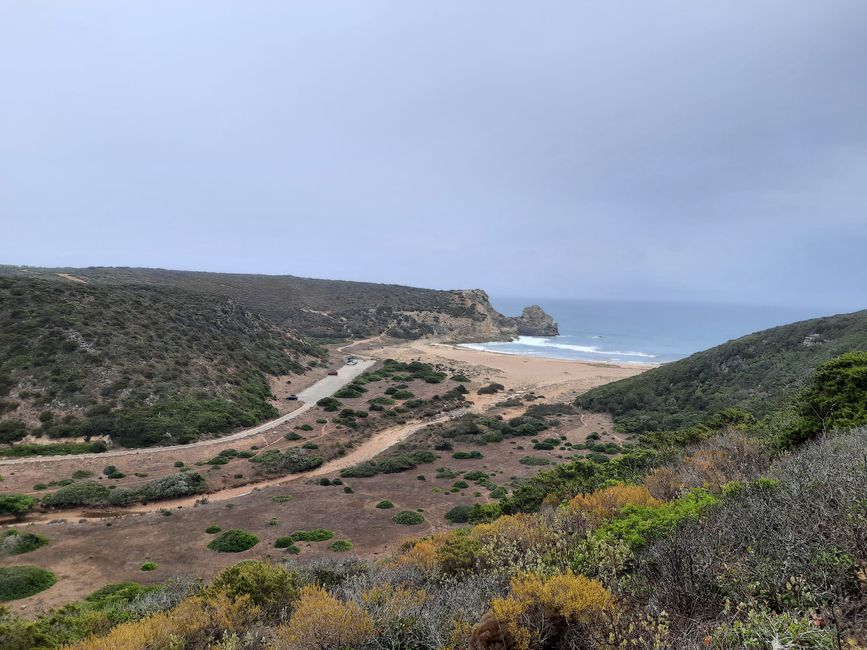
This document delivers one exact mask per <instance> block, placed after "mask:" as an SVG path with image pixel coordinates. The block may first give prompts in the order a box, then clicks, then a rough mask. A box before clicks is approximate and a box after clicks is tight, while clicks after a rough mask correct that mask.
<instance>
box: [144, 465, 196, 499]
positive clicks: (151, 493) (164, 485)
mask: <svg viewBox="0 0 867 650" xmlns="http://www.w3.org/2000/svg"><path fill="white" fill-rule="evenodd" d="M207 489H208V483H207V481H205V479H204V477H202V475H201V474H199V473H198V472H182V473H181V472H179V473H177V474H170V475H169V476H163V477H162V478H158V479H155V480H153V481H151V482H149V483H146V484H145V485H143V486H142V487H141V488H139V489H138V491H137V492H138V496H139V497H140V498H141V499H143V500H145V501H158V500H160V499H174V498H177V497H185V496H192V495H194V494H201V493H202V492H205V491H206V490H207Z"/></svg>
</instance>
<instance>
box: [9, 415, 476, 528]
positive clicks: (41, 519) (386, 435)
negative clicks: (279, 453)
mask: <svg viewBox="0 0 867 650" xmlns="http://www.w3.org/2000/svg"><path fill="white" fill-rule="evenodd" d="M469 411H470V409H468V408H461V409H456V410H454V411H449V412H448V413H445V414H443V415H440V416H439V417H437V418H432V419H429V420H419V421H415V422H409V423H407V424H402V425H399V426H396V427H391V428H388V429H384V430H383V431H380V432H379V433H377V434H375V435H374V436H373V437H372V438H370V439H369V440H366V441H365V442H363V443H361V444H360V445H359V446H358V447H357V448H355V449H353V450H352V451H351V452H349V453H348V454H346V455H344V456H340V457H338V458H335V459H333V460H330V461H328V462H326V463H323V464H322V465H320V466H319V467H317V468H316V469H312V470H310V471H307V472H301V473H298V474H290V475H289V476H280V477H277V478H272V479H265V480H264V481H257V482H256V483H250V484H247V485H239V486H237V487H231V488H225V489H222V490H217V491H216V492H210V493H208V494H196V495H193V496H189V497H181V498H178V499H165V500H163V501H154V502H152V503H146V504H138V505H133V506H129V507H127V508H124V509H123V510H62V511H58V512H46V513H35V514H33V515H31V516H28V517H27V518H26V519H25V520H24V521H23V522H22V523H28V524H31V523H33V524H38V523H47V522H51V521H56V520H58V519H94V518H100V519H102V518H105V519H107V518H113V517H124V516H128V515H139V514H145V513H148V512H157V511H159V510H173V509H175V508H180V507H192V506H194V505H195V504H196V502H197V501H200V500H202V499H207V500H208V501H209V502H215V501H216V502H219V501H228V500H229V499H236V498H239V497H243V496H247V495H248V494H251V493H253V492H255V491H256V490H261V489H263V488H267V487H272V486H275V485H284V484H286V483H292V482H294V481H299V480H302V479H309V478H316V477H317V476H324V475H325V474H330V473H332V472H339V471H340V470H342V469H346V468H347V467H351V466H352V465H358V464H359V463H363V462H364V461H367V460H371V459H372V458H374V457H376V456H377V455H379V454H381V453H382V452H384V451H386V450H387V449H389V448H391V447H393V446H394V445H396V444H398V443H399V442H403V441H404V440H406V439H407V438H409V437H410V436H411V435H412V434H414V433H416V432H417V431H419V430H420V429H423V428H424V427H426V426H429V425H432V424H439V423H441V422H447V421H448V420H452V419H454V418H457V417H460V416H461V415H464V414H465V413H467V412H469Z"/></svg>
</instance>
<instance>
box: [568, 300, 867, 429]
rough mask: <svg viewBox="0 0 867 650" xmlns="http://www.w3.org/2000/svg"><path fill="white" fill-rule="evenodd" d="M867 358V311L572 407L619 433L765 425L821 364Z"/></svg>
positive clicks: (612, 389)
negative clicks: (607, 419)
mask: <svg viewBox="0 0 867 650" xmlns="http://www.w3.org/2000/svg"><path fill="white" fill-rule="evenodd" d="M855 351H861V352H865V351H867V311H859V312H856V313H853V314H843V315H840V316H831V317H828V318H816V319H813V320H807V321H801V322H799V323H792V324H790V325H783V326H782V327H775V328H773V329H769V330H764V331H762V332H758V333H756V334H750V335H749V336H744V337H742V338H739V339H737V340H735V341H730V342H728V343H723V344H722V345H719V346H717V347H714V348H711V349H709V350H705V351H704V352H698V353H696V354H694V355H692V356H691V357H689V358H688V359H683V360H681V361H675V362H673V363H667V364H665V365H663V366H660V367H659V368H654V369H653V370H650V371H648V372H644V373H641V374H640V375H636V376H635V377H630V378H628V379H622V380H620V381H616V382H613V383H611V384H606V385H604V386H599V387H598V388H594V389H593V390H590V391H587V392H586V393H584V394H582V395H581V396H580V397H578V399H577V400H576V404H577V405H578V406H580V407H582V408H586V409H590V410H593V411H605V412H607V413H611V414H612V415H613V416H614V422H615V424H616V426H617V428H618V429H619V430H621V431H624V432H644V431H663V430H672V429H680V428H685V427H690V426H695V425H697V424H702V423H706V422H707V421H708V420H709V419H710V418H712V417H714V416H715V415H716V414H718V413H720V412H723V411H725V410H727V409H731V408H738V409H741V410H742V411H745V412H748V413H750V414H751V415H752V416H754V417H756V418H759V419H761V418H763V417H766V416H768V415H770V414H772V413H773V412H775V411H778V410H781V409H783V408H785V407H786V406H787V405H788V404H790V403H791V401H792V400H793V398H794V397H795V395H796V394H797V393H798V391H800V390H801V389H802V388H804V386H805V385H806V384H807V382H808V380H809V379H810V377H811V376H812V375H813V371H814V370H815V369H816V368H817V367H819V366H820V365H821V364H822V363H824V362H826V361H830V360H831V359H833V358H834V357H837V356H839V355H841V354H843V353H847V352H855Z"/></svg>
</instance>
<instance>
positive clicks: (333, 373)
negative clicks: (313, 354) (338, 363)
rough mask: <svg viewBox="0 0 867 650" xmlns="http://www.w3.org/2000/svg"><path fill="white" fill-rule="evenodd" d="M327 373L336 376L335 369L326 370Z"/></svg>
mask: <svg viewBox="0 0 867 650" xmlns="http://www.w3.org/2000/svg"><path fill="white" fill-rule="evenodd" d="M328 374H329V375H334V376H335V377H336V376H337V371H336V370H329V371H328Z"/></svg>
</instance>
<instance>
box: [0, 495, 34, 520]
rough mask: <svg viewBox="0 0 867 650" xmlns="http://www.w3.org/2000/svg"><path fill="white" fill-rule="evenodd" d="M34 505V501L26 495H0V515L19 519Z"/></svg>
mask: <svg viewBox="0 0 867 650" xmlns="http://www.w3.org/2000/svg"><path fill="white" fill-rule="evenodd" d="M35 503H36V499H34V498H33V497H31V496H28V495H26V494H0V514H4V515H13V516H14V517H15V518H16V519H21V518H22V517H24V515H26V514H27V513H28V512H29V511H30V509H31V508H32V507H33V506H34V504H35Z"/></svg>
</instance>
